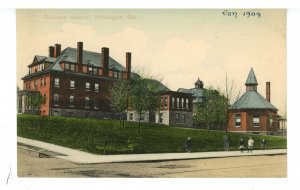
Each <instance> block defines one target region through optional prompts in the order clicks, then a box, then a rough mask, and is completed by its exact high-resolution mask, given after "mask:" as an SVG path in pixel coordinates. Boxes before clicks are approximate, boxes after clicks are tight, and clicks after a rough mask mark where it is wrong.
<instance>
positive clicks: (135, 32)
mask: <svg viewBox="0 0 300 190" xmlns="http://www.w3.org/2000/svg"><path fill="white" fill-rule="evenodd" d="M248 11H249V12H250V16H249V17H248V15H247V14H248ZM244 14H245V15H244ZM235 15H236V16H235ZM78 41H82V42H83V48H84V49H85V50H89V51H95V52H101V48H102V47H108V48H109V49H110V56H111V57H113V58H114V59H115V60H117V61H118V62H119V63H121V64H122V65H124V66H125V53H126V52H131V53H132V69H133V70H134V71H139V72H142V73H144V75H146V76H152V77H154V78H157V79H162V82H163V83H164V84H165V85H167V86H168V87H169V88H170V89H171V90H174V91H176V90H177V89H178V88H193V87H194V82H195V81H196V80H197V79H198V78H200V80H202V81H203V83H204V87H205V88H208V87H213V88H216V89H220V90H221V91H224V90H225V79H226V73H227V77H228V81H229V83H231V81H233V84H234V87H235V94H234V96H233V100H234V99H235V98H236V97H237V96H238V94H239V92H240V95H242V94H243V93H244V92H245V90H246V88H245V82H246V79H247V76H248V73H249V71H250V69H251V67H252V68H253V69H254V72H255V74H256V78H257V80H258V84H259V85H258V92H260V93H261V94H262V95H263V96H264V97H265V90H266V88H265V86H266V85H265V84H266V82H267V81H270V82H271V103H272V104H273V105H274V106H275V107H277V108H278V109H279V111H278V113H279V114H280V115H284V114H285V112H286V94H287V93H286V84H287V81H286V77H287V75H286V11H285V10H280V9H276V10H275V9H273V10H272V9H268V10H262V9H156V10H155V9H112V10H110V9H98V10H86V9H84V10H80V9H73V10H72V9H59V10H55V9H52V10H47V9H43V10H38V9H36V10H17V83H18V84H17V85H18V86H19V87H21V88H22V86H23V85H22V80H21V77H23V76H25V75H26V74H27V73H28V68H27V66H28V65H29V64H31V63H32V61H33V58H34V56H35V55H44V56H47V55H48V47H49V46H50V45H54V44H56V43H59V44H61V45H62V49H64V48H67V47H74V48H76V46H77V45H76V44H77V42H78Z"/></svg>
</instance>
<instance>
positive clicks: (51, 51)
mask: <svg viewBox="0 0 300 190" xmlns="http://www.w3.org/2000/svg"><path fill="white" fill-rule="evenodd" d="M49 57H54V47H53V46H49Z"/></svg>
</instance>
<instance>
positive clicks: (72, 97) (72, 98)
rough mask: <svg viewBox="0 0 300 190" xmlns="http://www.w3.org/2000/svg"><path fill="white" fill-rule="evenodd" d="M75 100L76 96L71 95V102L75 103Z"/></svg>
mask: <svg viewBox="0 0 300 190" xmlns="http://www.w3.org/2000/svg"><path fill="white" fill-rule="evenodd" d="M73 102H74V96H73V95H71V96H70V103H73Z"/></svg>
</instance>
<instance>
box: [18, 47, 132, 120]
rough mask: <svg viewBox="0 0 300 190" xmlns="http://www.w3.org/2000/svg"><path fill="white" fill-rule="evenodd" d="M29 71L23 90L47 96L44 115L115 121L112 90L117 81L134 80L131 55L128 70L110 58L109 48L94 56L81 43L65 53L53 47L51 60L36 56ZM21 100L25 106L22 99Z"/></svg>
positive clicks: (42, 107)
mask: <svg viewBox="0 0 300 190" xmlns="http://www.w3.org/2000/svg"><path fill="white" fill-rule="evenodd" d="M28 69H29V73H28V74H27V75H26V76H24V77H23V78H22V79H23V81H24V83H23V84H24V86H23V89H24V90H25V91H38V92H40V93H41V94H42V96H44V98H45V101H44V103H43V104H42V105H41V106H40V110H39V113H40V115H46V116H72V117H96V118H104V117H107V118H112V117H114V114H115V113H114V112H112V110H111V108H110V105H109V88H110V86H111V85H112V84H113V81H114V80H116V79H122V80H127V79H129V78H130V75H131V53H130V52H127V53H126V67H124V66H122V65H121V64H120V63H118V62H117V61H116V60H114V59H113V58H111V57H110V56H109V49H108V48H106V47H103V48H102V50H101V53H97V52H91V51H86V50H84V49H83V43H82V42H78V43H77V48H71V47H67V48H66V49H64V50H63V51H61V45H60V44H55V46H50V47H49V55H48V56H39V55H36V56H35V57H34V59H33V62H32V63H31V64H30V65H28ZM23 94H24V93H22V94H20V96H22V95H23ZM19 100H20V101H19V102H22V97H19ZM20 106H21V107H22V105H20ZM23 108H24V106H23ZM20 110H23V111H24V112H26V109H25V110H24V109H20ZM21 112H22V111H21Z"/></svg>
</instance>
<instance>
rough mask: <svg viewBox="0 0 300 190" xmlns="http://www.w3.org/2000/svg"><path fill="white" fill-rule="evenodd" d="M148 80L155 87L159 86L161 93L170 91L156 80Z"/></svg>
mask: <svg viewBox="0 0 300 190" xmlns="http://www.w3.org/2000/svg"><path fill="white" fill-rule="evenodd" d="M148 80H149V81H150V82H153V83H154V84H155V85H158V91H159V92H165V91H169V90H170V89H169V88H168V87H166V86H165V85H164V84H162V83H161V82H159V81H158V80H155V79H148Z"/></svg>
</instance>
